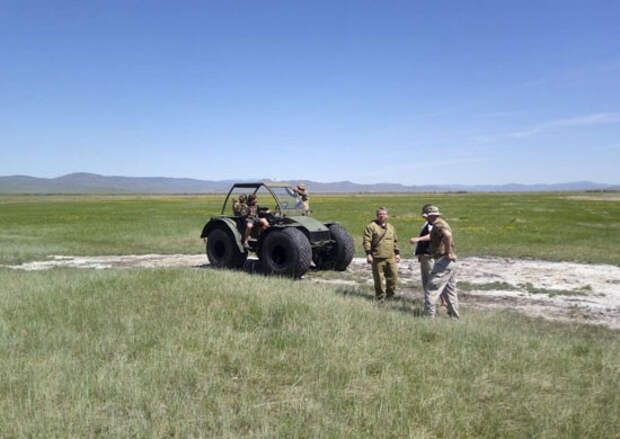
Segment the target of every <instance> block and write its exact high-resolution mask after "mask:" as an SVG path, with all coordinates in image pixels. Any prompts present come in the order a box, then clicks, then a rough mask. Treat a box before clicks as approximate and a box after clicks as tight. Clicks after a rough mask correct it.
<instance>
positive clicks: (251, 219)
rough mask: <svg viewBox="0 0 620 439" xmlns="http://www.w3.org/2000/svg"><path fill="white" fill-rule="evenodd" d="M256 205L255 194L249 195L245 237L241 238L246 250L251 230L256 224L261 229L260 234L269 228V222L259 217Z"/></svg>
mask: <svg viewBox="0 0 620 439" xmlns="http://www.w3.org/2000/svg"><path fill="white" fill-rule="evenodd" d="M258 214H259V209H258V204H257V203H256V194H251V195H250V196H249V197H248V209H247V217H246V219H245V235H244V236H243V246H244V247H245V248H246V249H249V248H250V244H249V242H248V241H249V239H250V234H251V233H252V229H253V228H254V225H255V224H258V225H259V226H260V228H261V232H264V231H265V229H267V228H268V227H269V221H267V219H266V218H261V217H259V215H258Z"/></svg>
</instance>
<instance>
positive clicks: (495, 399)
mask: <svg viewBox="0 0 620 439" xmlns="http://www.w3.org/2000/svg"><path fill="white" fill-rule="evenodd" d="M0 277H1V278H2V283H1V285H0V340H1V343H0V373H1V379H0V436H2V437H94V436H107V437H130V436H131V437H135V436H138V437H164V436H175V437H246V436H254V437H377V436H379V437H508V438H510V437H515V438H521V437H588V438H610V437H616V436H617V432H618V431H620V418H619V416H620V398H619V396H618V395H620V373H619V372H620V370H619V367H620V366H619V365H620V343H619V342H618V332H617V331H611V330H606V329H604V328H597V327H593V326H587V325H579V324H560V323H552V322H546V321H543V320H540V319H531V318H527V317H524V316H521V315H518V314H515V313H509V312H502V313H499V312H497V313H493V312H484V313H483V312H477V311H476V310H474V309H468V310H467V317H466V318H465V319H463V320H462V321H459V322H453V321H450V320H448V319H446V318H439V319H438V320H437V321H428V320H426V319H421V318H418V317H417V315H418V312H419V309H420V304H419V303H416V302H406V301H403V302H396V303H393V304H390V305H388V306H386V307H382V308H379V307H376V306H375V305H374V304H373V303H372V302H371V301H370V300H367V299H369V297H370V291H369V290H368V291H365V290H358V289H346V288H343V287H340V288H338V287H330V286H323V285H317V284H311V283H304V282H301V283H300V282H294V281H290V280H286V279H275V278H264V277H261V276H250V275H247V274H244V273H238V272H229V271H225V270H220V271H216V270H211V269H201V270H195V269H194V270H192V269H157V270H155V269H141V270H140V269H126V270H77V269H55V270H49V271H45V272H30V273H25V272H19V271H13V270H9V269H2V268H0Z"/></svg>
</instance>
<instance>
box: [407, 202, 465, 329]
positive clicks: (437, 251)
mask: <svg viewBox="0 0 620 439" xmlns="http://www.w3.org/2000/svg"><path fill="white" fill-rule="evenodd" d="M425 213H426V220H427V221H428V223H429V224H432V226H433V228H432V230H431V232H430V234H428V235H424V236H420V237H414V238H411V240H410V242H411V243H412V244H415V243H417V242H420V241H430V242H431V249H430V250H431V255H432V256H433V259H435V265H434V266H433V271H431V274H430V277H429V278H428V281H427V282H426V283H425V284H424V313H425V314H426V315H428V316H430V317H435V312H436V311H435V307H436V305H437V300H438V299H439V296H440V295H442V294H443V297H444V299H445V300H446V305H447V306H448V315H450V317H454V318H457V319H458V318H459V299H458V295H457V292H456V251H455V246H454V239H453V237H452V229H451V228H450V225H449V224H448V223H447V221H445V220H444V219H443V218H441V212H439V208H438V207H437V206H428V207H427V209H426V212H425Z"/></svg>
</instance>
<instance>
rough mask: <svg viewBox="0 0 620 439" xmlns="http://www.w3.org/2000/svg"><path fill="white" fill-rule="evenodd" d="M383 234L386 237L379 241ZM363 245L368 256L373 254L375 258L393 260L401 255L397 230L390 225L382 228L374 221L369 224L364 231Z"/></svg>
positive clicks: (387, 224)
mask: <svg viewBox="0 0 620 439" xmlns="http://www.w3.org/2000/svg"><path fill="white" fill-rule="evenodd" d="M383 233H385V236H383V238H382V239H381V241H379V239H380V238H381V236H382V235H383ZM378 241H379V242H378ZM363 245H364V250H365V251H366V254H369V253H370V254H372V257H373V258H393V257H394V256H395V255H398V254H400V250H399V249H398V238H397V236H396V229H395V228H394V226H393V225H391V224H389V223H385V224H384V225H383V226H381V225H379V223H378V222H377V221H373V222H371V223H370V224H368V225H367V226H366V228H365V229H364V239H363Z"/></svg>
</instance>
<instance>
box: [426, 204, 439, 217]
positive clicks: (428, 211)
mask: <svg viewBox="0 0 620 439" xmlns="http://www.w3.org/2000/svg"><path fill="white" fill-rule="evenodd" d="M431 215H435V216H441V213H440V212H439V207H437V206H428V208H427V209H426V211H425V212H424V216H431Z"/></svg>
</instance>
